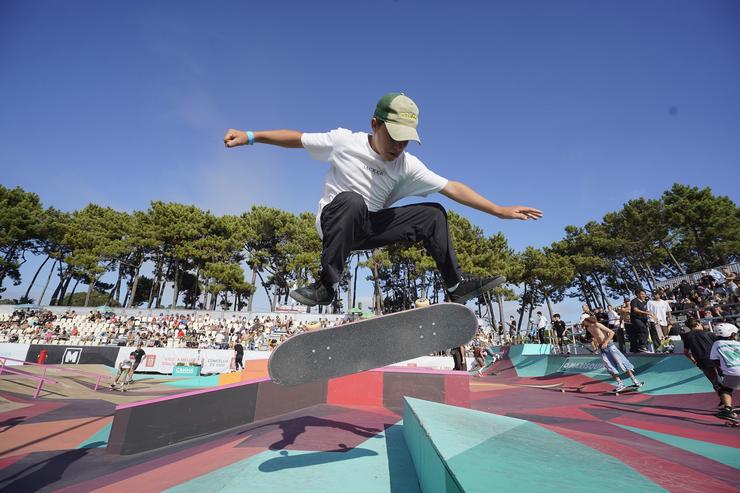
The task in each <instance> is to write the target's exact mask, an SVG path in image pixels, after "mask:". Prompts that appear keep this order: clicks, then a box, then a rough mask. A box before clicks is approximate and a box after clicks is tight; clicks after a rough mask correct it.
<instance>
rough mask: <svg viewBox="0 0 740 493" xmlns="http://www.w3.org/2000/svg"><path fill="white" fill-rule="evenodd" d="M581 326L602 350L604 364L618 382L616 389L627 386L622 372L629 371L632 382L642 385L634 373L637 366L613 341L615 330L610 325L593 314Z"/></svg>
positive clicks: (619, 389)
mask: <svg viewBox="0 0 740 493" xmlns="http://www.w3.org/2000/svg"><path fill="white" fill-rule="evenodd" d="M581 326H582V327H583V328H585V329H586V330H587V331H588V332H589V334H591V336H592V337H593V343H594V346H596V347H597V348H598V349H599V350H601V359H602V360H603V361H604V366H605V367H606V370H607V371H608V372H609V373H610V374H611V375H612V377H614V380H616V382H617V387H616V388H615V389H614V390H615V391H616V392H619V391H621V390H624V388H625V386H624V383H623V382H622V379H621V378H619V376H620V375H621V374H622V373H627V375H628V376H629V377H630V378H631V379H632V384H633V385H634V386H635V387H637V388H639V387H642V385H643V384H642V382H640V381H638V380H637V377H635V374H634V373H633V370H634V369H635V367H634V366H633V365H632V363H630V361H629V360H628V359H627V358H626V357H625V356H624V354H622V353H621V351H619V349H618V348H617V346H616V345H615V344H614V343H613V342H612V339H614V331H613V330H611V329H610V328H609V327H606V326H605V325H603V324H600V323H599V322H598V320H596V317H593V316H590V317H587V318H585V319H584V320H583V321H582V322H581Z"/></svg>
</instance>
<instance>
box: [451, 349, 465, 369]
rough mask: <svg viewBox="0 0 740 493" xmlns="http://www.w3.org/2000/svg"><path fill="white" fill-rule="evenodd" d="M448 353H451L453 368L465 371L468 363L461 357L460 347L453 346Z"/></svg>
mask: <svg viewBox="0 0 740 493" xmlns="http://www.w3.org/2000/svg"><path fill="white" fill-rule="evenodd" d="M450 353H452V361H453V362H454V365H455V366H454V367H453V370H455V371H466V370H467V369H468V363H467V361H465V358H463V353H462V349H460V348H459V347H454V348H452V349H451V350H450Z"/></svg>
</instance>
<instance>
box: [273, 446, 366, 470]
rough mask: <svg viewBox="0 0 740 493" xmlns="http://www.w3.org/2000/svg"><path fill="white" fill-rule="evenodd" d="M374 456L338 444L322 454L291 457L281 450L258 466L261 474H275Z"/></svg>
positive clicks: (301, 454) (296, 454) (311, 453)
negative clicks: (298, 468)
mask: <svg viewBox="0 0 740 493" xmlns="http://www.w3.org/2000/svg"><path fill="white" fill-rule="evenodd" d="M374 455H378V453H377V452H375V451H372V450H368V449H364V448H353V449H349V448H347V446H346V445H344V444H343V443H340V444H339V448H338V449H336V450H327V451H324V452H294V453H293V454H292V455H291V454H290V453H289V452H288V451H287V450H283V451H281V452H280V457H275V458H273V459H268V460H266V461H265V462H263V463H262V464H260V465H259V470H260V471H261V472H277V471H282V470H283V469H295V468H297V467H312V466H318V465H321V464H329V463H332V462H339V461H343V460H351V459H359V458H360V457H371V456H374Z"/></svg>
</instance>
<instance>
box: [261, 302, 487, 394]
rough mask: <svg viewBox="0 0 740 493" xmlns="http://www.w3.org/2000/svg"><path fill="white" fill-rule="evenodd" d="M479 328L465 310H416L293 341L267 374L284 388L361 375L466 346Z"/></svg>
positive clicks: (284, 346) (451, 306)
mask: <svg viewBox="0 0 740 493" xmlns="http://www.w3.org/2000/svg"><path fill="white" fill-rule="evenodd" d="M477 327H478V320H477V318H476V317H475V315H474V314H473V312H471V311H470V310H469V309H467V308H465V307H464V306H463V305H458V304H453V303H443V304H438V305H432V306H429V307H425V308H415V309H413V310H407V311H404V312H400V313H394V314H391V315H385V316H381V317H377V318H372V319H369V320H362V321H359V322H353V323H350V324H346V325H340V326H337V327H331V328H327V329H321V330H317V331H314V332H309V333H304V334H299V335H297V336H294V337H292V338H290V339H288V340H287V341H286V342H284V343H283V344H281V345H280V346H278V347H277V348H276V349H275V351H273V353H272V355H271V356H270V361H269V364H268V369H269V372H270V377H271V378H272V380H273V381H275V382H277V383H280V384H283V385H298V384H302V383H307V382H311V381H314V380H322V379H328V378H334V377H339V376H343V375H349V374H352V373H359V372H361V371H365V370H371V369H373V368H379V367H383V366H386V365H389V364H392V363H398V362H400V361H405V360H408V359H412V358H416V357H419V356H425V355H428V354H430V353H433V352H435V351H441V350H444V349H449V348H452V347H457V346H461V345H463V344H466V343H467V342H469V341H470V340H471V339H472V338H473V336H474V335H475V331H476V329H477Z"/></svg>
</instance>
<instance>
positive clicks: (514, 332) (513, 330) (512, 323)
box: [509, 315, 520, 344]
mask: <svg viewBox="0 0 740 493" xmlns="http://www.w3.org/2000/svg"><path fill="white" fill-rule="evenodd" d="M509 337H510V339H511V341H512V344H517V343H519V342H520V341H519V327H518V326H517V323H516V319H515V318H514V315H509Z"/></svg>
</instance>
